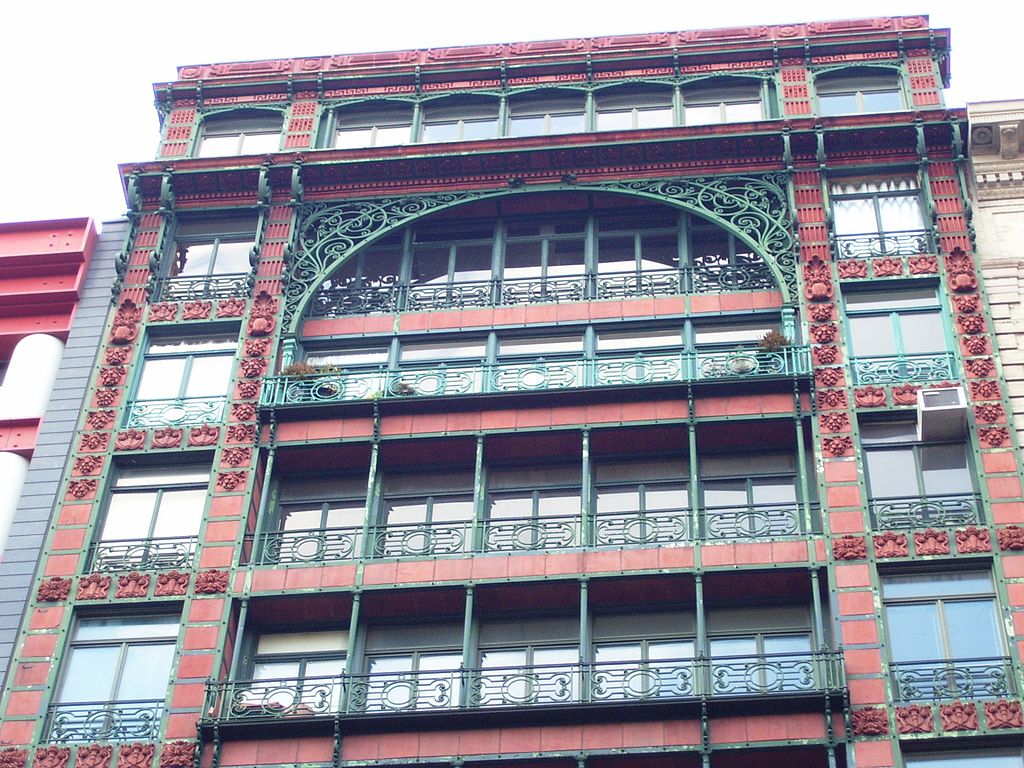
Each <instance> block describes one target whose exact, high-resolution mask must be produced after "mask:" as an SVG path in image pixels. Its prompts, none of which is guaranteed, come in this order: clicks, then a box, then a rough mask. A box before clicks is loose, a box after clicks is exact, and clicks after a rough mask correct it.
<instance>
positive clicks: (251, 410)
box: [231, 403, 256, 421]
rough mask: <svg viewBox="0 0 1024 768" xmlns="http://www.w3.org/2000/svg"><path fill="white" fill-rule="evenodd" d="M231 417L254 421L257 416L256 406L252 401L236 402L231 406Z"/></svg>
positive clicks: (238, 419) (236, 419) (237, 419)
mask: <svg viewBox="0 0 1024 768" xmlns="http://www.w3.org/2000/svg"><path fill="white" fill-rule="evenodd" d="M231 418H233V419H234V420H235V421H252V420H253V419H255V418H256V406H255V405H254V404H252V403H235V404H234V405H232V406H231Z"/></svg>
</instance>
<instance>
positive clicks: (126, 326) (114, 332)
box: [110, 299, 142, 344]
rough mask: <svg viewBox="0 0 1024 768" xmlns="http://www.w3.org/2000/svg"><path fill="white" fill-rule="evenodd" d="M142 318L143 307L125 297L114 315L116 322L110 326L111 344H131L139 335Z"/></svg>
mask: <svg viewBox="0 0 1024 768" xmlns="http://www.w3.org/2000/svg"><path fill="white" fill-rule="evenodd" d="M141 319H142V309H141V308H139V307H137V306H136V305H135V302H133V301H132V300H131V299H125V300H124V301H122V302H121V306H120V307H118V308H117V312H116V313H115V315H114V322H113V325H112V326H111V328H110V343H111V344H131V343H132V342H133V341H135V339H136V337H137V336H138V335H139V320H141Z"/></svg>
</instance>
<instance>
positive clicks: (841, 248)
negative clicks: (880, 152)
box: [830, 177, 931, 259]
mask: <svg viewBox="0 0 1024 768" xmlns="http://www.w3.org/2000/svg"><path fill="white" fill-rule="evenodd" d="M830 194H831V199H832V218H833V226H834V229H835V243H836V254H837V256H838V257H839V258H840V259H851V258H862V257H873V256H914V255H917V254H920V253H925V252H927V251H929V250H930V249H931V247H930V242H931V241H930V238H929V236H928V232H927V230H926V229H925V226H924V218H923V217H922V214H921V191H920V189H919V187H918V184H917V181H916V180H915V179H912V178H910V177H903V178H895V179H875V180H854V179H851V180H849V181H837V182H835V183H833V184H832V186H831V188H830Z"/></svg>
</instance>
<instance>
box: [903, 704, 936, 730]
mask: <svg viewBox="0 0 1024 768" xmlns="http://www.w3.org/2000/svg"><path fill="white" fill-rule="evenodd" d="M896 730H897V731H899V732H900V733H931V732H932V731H934V730H935V724H934V722H932V708H931V707H929V706H927V705H922V704H911V705H910V706H909V707H896Z"/></svg>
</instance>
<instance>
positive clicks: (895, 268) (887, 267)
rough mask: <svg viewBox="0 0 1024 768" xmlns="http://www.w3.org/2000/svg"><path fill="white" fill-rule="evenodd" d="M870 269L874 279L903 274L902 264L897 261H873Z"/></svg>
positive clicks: (887, 259)
mask: <svg viewBox="0 0 1024 768" xmlns="http://www.w3.org/2000/svg"><path fill="white" fill-rule="evenodd" d="M871 269H872V271H873V272H874V273H875V277H896V276H898V275H902V274H903V263H902V262H901V261H900V260H899V259H889V258H886V259H875V260H874V261H872V262H871Z"/></svg>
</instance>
